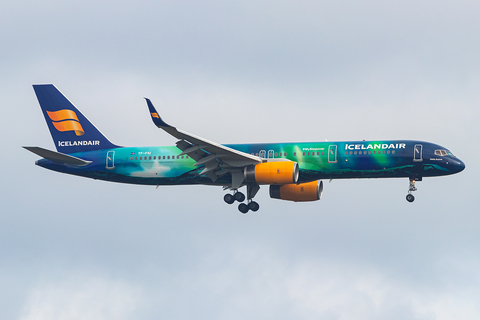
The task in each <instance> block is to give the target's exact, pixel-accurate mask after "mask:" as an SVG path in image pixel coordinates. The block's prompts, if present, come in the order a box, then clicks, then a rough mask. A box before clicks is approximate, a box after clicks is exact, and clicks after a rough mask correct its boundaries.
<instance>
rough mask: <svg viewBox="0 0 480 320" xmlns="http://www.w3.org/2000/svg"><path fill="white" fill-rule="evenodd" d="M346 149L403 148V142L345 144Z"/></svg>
mask: <svg viewBox="0 0 480 320" xmlns="http://www.w3.org/2000/svg"><path fill="white" fill-rule="evenodd" d="M345 149H346V150H368V149H405V143H395V144H393V143H391V144H386V143H374V144H368V145H366V146H365V145H364V144H348V143H346V144H345Z"/></svg>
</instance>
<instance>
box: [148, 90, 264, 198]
mask: <svg viewBox="0 0 480 320" xmlns="http://www.w3.org/2000/svg"><path fill="white" fill-rule="evenodd" d="M145 100H146V101H147V105H148V109H149V110H150V116H151V117H152V120H153V123H155V125H156V126H157V127H158V128H160V129H163V130H165V131H166V132H167V133H169V134H170V135H172V136H174V137H175V138H177V139H179V141H178V142H177V147H178V148H179V149H180V150H182V153H181V155H185V154H186V155H188V156H189V157H190V158H192V159H194V160H195V161H197V162H196V163H195V164H194V165H195V166H202V165H204V166H205V168H204V169H203V170H202V171H201V174H206V175H207V176H208V177H209V178H211V179H212V181H213V182H215V180H217V178H218V177H219V176H222V175H224V174H226V173H230V174H231V175H232V185H231V187H232V188H233V189H236V188H238V187H240V186H241V185H242V183H243V181H244V175H243V168H244V167H245V166H247V165H250V164H258V163H261V162H263V159H262V158H260V157H257V156H254V155H251V154H248V153H245V152H241V151H238V150H234V149H232V148H228V147H226V146H223V145H221V144H218V143H215V142H212V141H209V140H207V139H203V138H200V137H198V136H195V135H193V134H190V133H187V132H185V131H182V130H179V129H177V128H175V127H173V126H171V125H169V124H167V123H166V122H165V121H163V120H162V118H161V117H160V115H159V114H158V112H157V110H156V109H155V107H154V106H153V104H152V102H151V101H150V99H147V98H145Z"/></svg>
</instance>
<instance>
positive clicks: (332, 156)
mask: <svg viewBox="0 0 480 320" xmlns="http://www.w3.org/2000/svg"><path fill="white" fill-rule="evenodd" d="M328 162H330V163H336V162H337V146H336V145H331V146H328Z"/></svg>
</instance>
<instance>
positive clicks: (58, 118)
mask: <svg viewBox="0 0 480 320" xmlns="http://www.w3.org/2000/svg"><path fill="white" fill-rule="evenodd" d="M47 114H48V116H49V117H50V119H52V123H53V125H54V126H55V128H56V129H57V130H58V131H62V132H64V131H75V134H76V135H77V136H83V134H84V133H85V132H84V131H83V128H82V125H81V124H80V122H79V120H78V118H77V114H76V113H75V112H73V111H72V110H66V109H65V110H59V111H47Z"/></svg>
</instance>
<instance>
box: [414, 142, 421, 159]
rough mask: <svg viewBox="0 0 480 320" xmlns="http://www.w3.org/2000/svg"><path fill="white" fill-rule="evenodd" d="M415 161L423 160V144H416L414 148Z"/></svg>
mask: <svg viewBox="0 0 480 320" xmlns="http://www.w3.org/2000/svg"><path fill="white" fill-rule="evenodd" d="M413 161H423V146H422V145H421V144H416V145H415V147H414V148H413Z"/></svg>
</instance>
